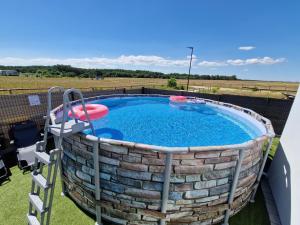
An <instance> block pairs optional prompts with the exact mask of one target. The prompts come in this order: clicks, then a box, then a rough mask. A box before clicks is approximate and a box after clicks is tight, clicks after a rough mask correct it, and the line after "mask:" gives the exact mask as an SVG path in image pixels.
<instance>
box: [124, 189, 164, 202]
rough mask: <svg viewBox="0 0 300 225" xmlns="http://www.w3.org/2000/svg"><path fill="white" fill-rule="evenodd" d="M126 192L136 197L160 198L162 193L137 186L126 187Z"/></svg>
mask: <svg viewBox="0 0 300 225" xmlns="http://www.w3.org/2000/svg"><path fill="white" fill-rule="evenodd" d="M125 194H127V195H129V196H134V197H142V198H148V199H160V198H161V193H160V192H159V191H149V190H143V189H137V188H126V189H125Z"/></svg>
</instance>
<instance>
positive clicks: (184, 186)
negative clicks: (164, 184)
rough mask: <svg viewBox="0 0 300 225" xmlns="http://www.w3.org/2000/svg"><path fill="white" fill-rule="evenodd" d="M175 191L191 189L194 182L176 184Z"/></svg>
mask: <svg viewBox="0 0 300 225" xmlns="http://www.w3.org/2000/svg"><path fill="white" fill-rule="evenodd" d="M174 190H175V191H190V190H193V183H183V184H174Z"/></svg>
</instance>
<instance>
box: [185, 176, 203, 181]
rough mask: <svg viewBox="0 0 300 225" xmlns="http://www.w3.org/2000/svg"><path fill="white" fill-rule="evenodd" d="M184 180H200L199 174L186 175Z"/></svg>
mask: <svg viewBox="0 0 300 225" xmlns="http://www.w3.org/2000/svg"><path fill="white" fill-rule="evenodd" d="M185 179H186V182H193V181H200V180H201V175H186V177H185Z"/></svg>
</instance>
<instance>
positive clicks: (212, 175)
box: [202, 169, 232, 180]
mask: <svg viewBox="0 0 300 225" xmlns="http://www.w3.org/2000/svg"><path fill="white" fill-rule="evenodd" d="M230 175H232V170H231V169H226V170H214V171H210V172H208V173H204V174H202V179H203V180H215V179H220V178H226V177H228V176H230Z"/></svg>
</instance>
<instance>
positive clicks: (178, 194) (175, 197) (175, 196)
mask: <svg viewBox="0 0 300 225" xmlns="http://www.w3.org/2000/svg"><path fill="white" fill-rule="evenodd" d="M182 195H183V192H170V193H169V199H170V200H175V201H177V200H180V199H182Z"/></svg>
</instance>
